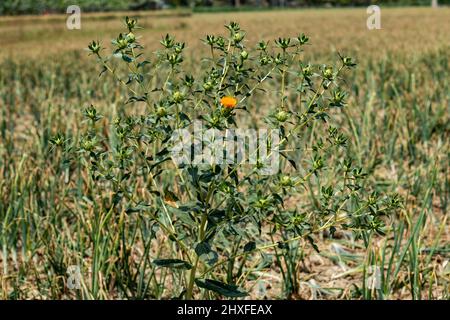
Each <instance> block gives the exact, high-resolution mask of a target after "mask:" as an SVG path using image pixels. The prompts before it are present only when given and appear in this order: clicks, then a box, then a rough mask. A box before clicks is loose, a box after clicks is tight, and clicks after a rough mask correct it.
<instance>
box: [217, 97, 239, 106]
mask: <svg viewBox="0 0 450 320" xmlns="http://www.w3.org/2000/svg"><path fill="white" fill-rule="evenodd" d="M220 103H221V104H222V105H223V106H224V107H225V108H230V109H232V108H234V107H235V106H236V104H237V100H236V98H234V97H230V96H225V97H223V98H222V99H220Z"/></svg>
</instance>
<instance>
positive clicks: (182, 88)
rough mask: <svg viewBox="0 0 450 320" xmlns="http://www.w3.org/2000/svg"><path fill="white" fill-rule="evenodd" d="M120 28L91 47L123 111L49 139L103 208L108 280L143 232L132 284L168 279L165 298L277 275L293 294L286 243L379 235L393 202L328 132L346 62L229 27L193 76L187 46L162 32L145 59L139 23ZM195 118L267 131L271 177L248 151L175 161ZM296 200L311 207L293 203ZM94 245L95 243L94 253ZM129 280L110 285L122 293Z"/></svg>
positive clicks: (342, 100)
mask: <svg viewBox="0 0 450 320" xmlns="http://www.w3.org/2000/svg"><path fill="white" fill-rule="evenodd" d="M125 25H126V30H125V32H124V33H121V34H119V35H118V37H117V38H116V39H114V40H113V41H112V46H113V50H112V52H111V54H110V55H105V53H104V52H105V50H106V49H105V48H104V47H103V46H102V45H101V44H100V43H99V42H97V41H93V42H92V43H90V44H89V46H88V50H89V51H90V53H91V54H92V55H93V56H94V57H96V59H97V61H98V63H99V64H100V65H101V67H102V71H101V74H100V75H101V76H105V74H106V73H110V74H111V76H112V77H114V78H115V79H116V80H117V85H118V86H123V88H124V89H126V90H127V95H128V96H127V98H126V101H125V103H124V105H123V108H120V109H119V110H118V111H117V114H116V115H115V117H114V118H113V119H108V121H106V120H105V119H104V117H103V116H102V115H100V114H99V112H98V110H97V108H96V107H94V106H92V105H91V106H90V107H88V108H86V110H85V112H84V115H85V117H86V120H87V122H86V127H85V131H84V132H83V133H82V134H81V136H80V138H79V139H78V140H77V141H73V142H69V141H68V139H65V138H64V137H63V136H62V135H58V136H56V137H55V138H54V139H53V140H52V141H53V144H54V145H55V146H56V147H59V148H60V149H61V150H62V153H63V155H64V156H63V159H64V161H65V163H70V162H71V161H74V159H75V158H79V159H81V161H82V163H83V170H85V171H86V172H87V173H89V174H88V176H87V178H86V179H85V180H84V183H86V184H88V185H89V186H90V187H89V190H92V191H91V192H90V193H89V194H86V195H84V196H85V197H88V198H90V199H92V203H93V204H92V205H93V206H96V207H98V208H101V210H100V211H99V213H98V216H97V218H96V219H97V220H96V221H94V222H93V224H94V225H95V226H96V229H95V230H96V232H94V235H93V237H94V239H95V241H98V242H100V243H107V242H110V243H112V244H113V246H114V247H115V248H116V250H117V251H120V254H119V255H118V257H120V258H119V259H118V260H117V261H115V262H114V264H113V268H115V269H116V270H119V271H120V272H118V274H125V273H127V272H129V270H130V267H129V265H130V264H132V262H130V260H132V257H131V253H130V252H131V250H132V248H133V245H134V243H133V242H134V241H135V240H136V239H138V238H139V237H140V241H142V242H143V243H144V244H145V246H144V247H145V254H144V257H145V258H144V259H143V262H142V264H140V265H139V266H138V268H140V269H139V270H141V271H142V273H140V274H139V276H142V274H144V277H145V275H146V274H147V273H146V271H147V270H151V272H150V273H151V275H150V276H149V280H148V281H149V282H151V281H155V278H156V277H158V276H159V277H161V278H162V277H164V279H168V277H167V275H170V277H169V278H170V279H171V280H170V282H171V285H172V288H171V289H170V290H168V291H169V296H170V297H172V298H184V299H194V298H220V297H228V298H240V297H246V296H248V291H247V289H248V287H247V286H246V283H247V282H250V281H251V280H252V279H253V280H254V279H255V277H256V274H257V273H258V272H261V271H264V270H267V269H271V268H275V267H278V268H279V270H280V272H281V273H282V276H283V278H284V280H285V286H286V289H287V290H288V291H290V292H291V293H293V291H295V290H298V283H297V279H292V277H291V278H289V279H287V275H286V274H287V273H288V270H287V269H289V268H291V267H290V264H289V263H288V262H289V261H291V262H292V258H293V257H294V258H293V259H294V260H295V261H294V264H295V263H297V262H298V261H297V260H299V258H298V257H297V255H296V252H297V251H298V245H293V244H298V243H300V242H301V243H305V245H307V246H311V247H312V248H314V249H315V250H319V248H318V246H317V243H316V240H315V239H316V236H317V235H319V234H321V233H323V232H327V233H328V234H330V235H331V236H333V234H335V233H336V232H337V231H338V230H349V231H352V232H354V233H355V234H356V236H357V237H361V238H363V239H366V240H367V239H368V237H369V235H370V234H371V233H378V234H381V235H382V234H383V232H384V222H383V216H386V215H389V214H391V212H392V211H393V210H395V209H396V208H398V207H399V206H400V200H399V198H398V197H397V196H396V195H380V194H377V193H376V192H374V191H373V188H372V187H371V185H370V183H369V182H368V181H367V174H366V173H365V171H364V170H363V168H360V167H358V166H357V165H355V164H354V163H353V161H352V160H351V159H348V158H347V157H346V153H345V148H347V145H348V139H347V137H346V136H345V135H344V133H343V132H342V131H341V129H340V128H339V127H338V126H332V125H331V124H330V122H331V121H330V120H332V118H333V117H334V116H335V115H337V114H339V112H340V111H341V109H342V108H345V107H346V93H345V92H344V91H343V90H342V88H341V84H340V82H341V75H342V73H343V72H344V71H346V70H349V69H352V68H353V67H355V65H356V64H355V63H354V61H353V59H352V58H350V57H344V56H339V64H338V65H337V66H331V65H317V64H311V63H308V62H307V61H305V60H304V57H303V50H304V49H305V48H306V47H307V45H308V44H309V38H308V37H307V36H305V35H304V34H301V35H299V36H298V37H296V38H279V39H277V40H275V41H273V42H269V41H268V42H265V41H261V42H259V43H258V44H257V45H256V48H248V47H247V46H246V40H245V36H246V34H245V32H244V31H243V30H241V28H240V26H239V24H238V23H235V22H231V23H229V24H228V25H226V26H225V27H226V34H227V35H226V36H220V35H208V36H206V38H205V39H204V40H203V41H204V43H205V46H206V48H207V49H208V50H207V52H209V54H208V56H207V57H205V58H204V59H201V60H199V61H196V62H195V64H196V66H198V67H197V68H196V69H197V70H194V69H193V68H192V67H191V68H186V67H184V64H185V51H186V45H185V43H182V42H177V41H176V39H175V38H174V37H172V36H170V35H166V36H165V37H163V39H162V40H161V41H160V43H161V50H159V51H157V52H156V53H154V54H153V55H152V56H151V57H150V58H146V57H145V53H146V51H145V48H144V47H143V46H142V45H141V44H140V42H139V37H138V35H137V32H138V29H139V27H138V25H137V22H136V20H134V19H130V18H126V20H125ZM249 116H250V117H251V119H252V120H250V121H248V117H249ZM245 119H247V121H245ZM194 121H201V123H202V130H209V129H214V130H216V132H225V131H226V130H237V129H239V128H245V126H247V127H248V126H249V123H250V126H251V127H252V128H258V127H264V128H267V129H270V130H275V131H276V132H278V134H279V139H278V141H277V142H276V146H275V147H276V148H274V145H271V144H272V143H274V141H270V140H268V141H267V145H269V147H268V149H269V150H277V152H279V155H280V157H279V161H278V163H277V167H276V170H275V171H274V172H272V173H271V174H267V173H264V166H265V163H266V162H265V161H264V159H262V157H263V155H261V154H260V153H259V152H258V150H256V152H255V153H256V155H255V157H256V159H257V160H256V162H255V163H253V164H249V163H246V162H245V161H230V162H227V163H219V164H217V163H208V162H204V163H199V164H193V163H181V164H180V163H175V162H174V161H171V160H172V156H171V152H170V150H171V148H172V147H173V144H174V140H173V139H172V137H173V134H174V132H176V131H177V130H180V129H186V128H189V127H190V126H192V125H193V123H194ZM244 145H247V143H246V142H244ZM190 147H191V146H190V145H189V146H188V148H190ZM266 147H267V146H266ZM194 149H195V146H194V145H192V150H194ZM258 149H259V147H258ZM269 153H270V152H269ZM335 155H339V156H337V157H336V156H335ZM194 156H195V154H194ZM233 160H236V159H233ZM327 172H333V180H330V179H329V177H328V176H327V175H326V173H327ZM322 180H323V181H322ZM305 193H306V194H311V195H312V199H313V201H311V203H305V201H306V200H305V198H302V197H301V196H300V195H301V194H305ZM136 216H137V217H138V218H136ZM134 219H141V220H143V221H145V225H148V226H150V227H149V229H148V230H147V231H146V232H142V235H141V236H136V235H130V234H129V233H128V232H127V225H129V224H131V223H133V221H135V220H134ZM127 238H129V239H131V240H128V239H127ZM158 239H164V240H163V241H158ZM102 241H103V242H102ZM155 247H156V248H155ZM101 248H102V244H97V245H94V253H95V252H96V250H101ZM283 261H284V262H283ZM94 264H95V259H94ZM102 268H103V269H102ZM107 269H108V267H107V266H97V270H100V271H102V270H103V272H105V273H107V272H108V270H107ZM294 269H295V266H294ZM136 277H137V275H136ZM295 277H296V276H294V278H295ZM117 278H118V279H117ZM125 278H126V277H122V278H121V277H120V276H119V277H116V280H115V281H116V282H121V281H122V283H121V284H120V285H121V286H125V287H127V286H128V290H129V291H132V290H133V288H134V287H133V285H131V284H127V283H125V280H123V279H125ZM111 281H113V280H111ZM163 283H164V281H163ZM174 284H176V285H174ZM168 286H169V284H167V287H168ZM94 289H95V288H94ZM97 290H98V288H97ZM94 291H95V290H94ZM162 291H164V288H163V289H162ZM152 296H153V297H156V296H162V295H161V294H160V295H158V294H156V293H154V294H153V295H152Z"/></svg>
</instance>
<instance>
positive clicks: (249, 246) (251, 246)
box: [244, 241, 256, 252]
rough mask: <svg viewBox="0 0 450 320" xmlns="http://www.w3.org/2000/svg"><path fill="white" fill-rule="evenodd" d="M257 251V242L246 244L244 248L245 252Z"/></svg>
mask: <svg viewBox="0 0 450 320" xmlns="http://www.w3.org/2000/svg"><path fill="white" fill-rule="evenodd" d="M255 249H256V243H255V241H250V242H248V243H246V244H245V246H244V252H250V251H253V250H255Z"/></svg>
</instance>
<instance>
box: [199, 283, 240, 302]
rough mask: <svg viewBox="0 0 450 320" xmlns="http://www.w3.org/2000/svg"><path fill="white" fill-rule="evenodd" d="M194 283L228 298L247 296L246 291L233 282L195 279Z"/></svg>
mask: <svg viewBox="0 0 450 320" xmlns="http://www.w3.org/2000/svg"><path fill="white" fill-rule="evenodd" d="M195 283H196V284H197V286H199V287H200V288H203V289H206V290H211V291H214V292H216V293H218V294H221V295H223V296H225V297H229V298H242V297H246V296H248V293H247V292H245V291H243V290H242V289H240V288H239V287H238V286H235V285H233V284H226V283H223V282H220V281H216V280H210V279H206V280H201V279H195Z"/></svg>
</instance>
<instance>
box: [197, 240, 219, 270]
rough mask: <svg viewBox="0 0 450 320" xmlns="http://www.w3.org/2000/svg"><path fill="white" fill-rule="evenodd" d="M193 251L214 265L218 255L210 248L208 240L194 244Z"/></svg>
mask: <svg viewBox="0 0 450 320" xmlns="http://www.w3.org/2000/svg"><path fill="white" fill-rule="evenodd" d="M195 253H196V254H197V255H198V256H199V257H200V259H202V260H203V261H206V263H207V264H209V265H214V264H215V263H216V262H217V260H218V259H219V255H218V254H217V252H215V251H214V250H212V249H211V245H210V244H209V243H208V242H200V243H198V244H197V245H196V246H195Z"/></svg>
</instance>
